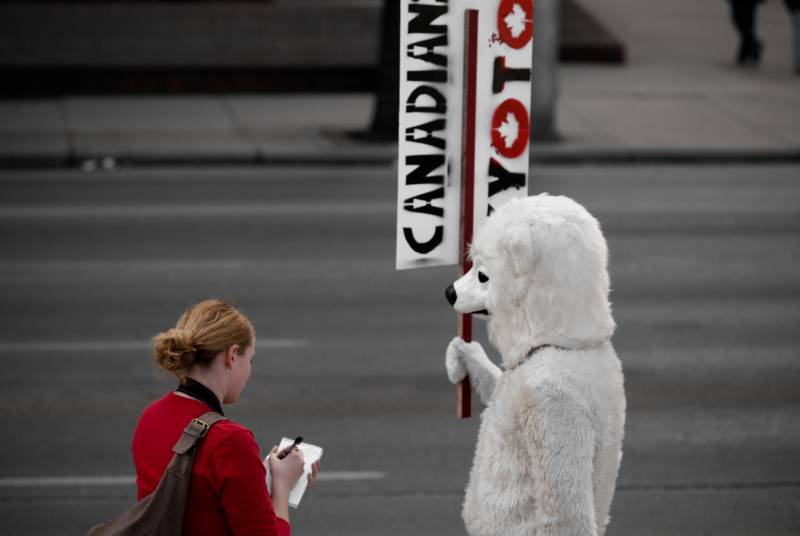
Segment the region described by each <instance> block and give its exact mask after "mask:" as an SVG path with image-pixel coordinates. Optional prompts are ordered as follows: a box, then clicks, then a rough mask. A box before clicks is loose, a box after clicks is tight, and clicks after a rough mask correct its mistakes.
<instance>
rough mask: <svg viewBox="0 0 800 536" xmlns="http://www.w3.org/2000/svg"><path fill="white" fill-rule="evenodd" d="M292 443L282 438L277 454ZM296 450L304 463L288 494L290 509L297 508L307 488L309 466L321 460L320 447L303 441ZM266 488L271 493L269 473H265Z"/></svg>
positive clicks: (321, 450)
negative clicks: (300, 473) (301, 472)
mask: <svg viewBox="0 0 800 536" xmlns="http://www.w3.org/2000/svg"><path fill="white" fill-rule="evenodd" d="M293 443H294V440H293V439H289V438H288V437H284V438H283V439H281V443H280V445H278V452H280V451H282V450H283V449H285V448H286V447H290V446H292V444H293ZM297 448H298V449H300V450H301V451H302V452H303V458H304V460H305V463H304V464H303V474H302V475H301V476H300V478H298V479H297V484H295V485H294V487H293V488H292V491H291V492H289V506H291V507H292V508H297V506H298V505H299V504H300V501H301V500H302V498H303V494H304V493H305V492H306V488H307V487H308V475H310V474H311V465H312V464H313V463H314V462H316V461H317V460H319V459H320V458H322V452H323V449H322V447H318V446H316V445H312V444H310V443H306V442H305V441H303V442H302V443H300V444H299V445H298V446H297ZM267 488H268V489H269V490H270V492H272V477H271V475H270V474H269V471H267Z"/></svg>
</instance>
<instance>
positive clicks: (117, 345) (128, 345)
mask: <svg viewBox="0 0 800 536" xmlns="http://www.w3.org/2000/svg"><path fill="white" fill-rule="evenodd" d="M256 344H257V347H258V348H302V347H304V346H308V342H307V341H303V340H299V339H258V342H257V343H256ZM152 348H153V343H151V342H150V341H141V340H130V341H30V342H24V341H0V352H25V351H28V352H120V351H137V352H138V351H145V350H151V349H152Z"/></svg>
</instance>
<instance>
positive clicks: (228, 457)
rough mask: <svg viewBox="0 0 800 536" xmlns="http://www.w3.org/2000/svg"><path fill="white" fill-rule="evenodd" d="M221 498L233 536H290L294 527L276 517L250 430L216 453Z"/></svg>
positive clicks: (236, 435) (228, 440)
mask: <svg viewBox="0 0 800 536" xmlns="http://www.w3.org/2000/svg"><path fill="white" fill-rule="evenodd" d="M213 460H214V464H215V466H216V468H217V471H216V472H217V474H218V478H219V488H218V489H219V498H220V502H221V506H222V510H223V511H224V512H225V519H226V521H227V522H228V526H229V527H230V529H231V531H232V533H233V534H236V535H237V536H241V535H255V534H258V535H265V534H269V535H273V536H289V535H290V534H291V526H290V525H289V523H287V522H286V521H285V520H283V519H280V518H279V517H277V516H276V515H275V511H274V510H273V508H272V501H271V500H270V497H269V492H268V491H267V480H266V469H265V468H264V464H263V462H262V460H261V455H260V453H259V450H258V444H256V440H255V438H254V437H253V434H252V433H250V431H248V430H241V431H237V432H234V433H232V434H231V435H230V436H229V437H227V438H226V439H225V440H224V441H223V442H222V443H220V444H219V445H218V446H217V448H216V449H215V450H214V453H213Z"/></svg>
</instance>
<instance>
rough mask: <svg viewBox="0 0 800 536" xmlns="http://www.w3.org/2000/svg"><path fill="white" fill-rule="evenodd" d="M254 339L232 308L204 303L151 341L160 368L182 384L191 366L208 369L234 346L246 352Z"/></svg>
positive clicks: (246, 322)
mask: <svg viewBox="0 0 800 536" xmlns="http://www.w3.org/2000/svg"><path fill="white" fill-rule="evenodd" d="M255 335H256V330H255V329H253V325H252V324H251V323H250V321H249V320H248V319H247V317H246V316H244V315H243V314H242V313H241V312H239V311H238V310H237V309H236V308H235V307H233V306H232V305H229V304H227V303H225V302H223V301H221V300H205V301H202V302H200V303H198V304H195V305H192V306H191V307H189V308H188V309H186V311H184V312H183V315H181V318H180V319H179V320H178V324H177V325H176V326H175V327H174V328H172V329H170V330H169V331H165V332H163V333H159V334H158V335H156V336H155V337H153V349H154V357H155V361H156V363H158V365H159V366H160V367H161V368H163V369H165V370H168V371H170V372H171V373H173V374H174V375H176V376H177V377H178V378H180V379H181V380H183V379H184V378H185V377H186V375H187V374H188V372H189V368H190V367H191V366H192V365H194V364H200V365H208V364H209V363H211V361H213V359H214V357H216V356H217V355H218V354H219V353H220V352H222V351H224V350H227V349H228V348H230V347H231V346H233V345H234V344H238V345H239V346H240V347H241V348H242V349H244V348H247V347H248V346H250V344H251V343H252V342H253V338H254V337H255Z"/></svg>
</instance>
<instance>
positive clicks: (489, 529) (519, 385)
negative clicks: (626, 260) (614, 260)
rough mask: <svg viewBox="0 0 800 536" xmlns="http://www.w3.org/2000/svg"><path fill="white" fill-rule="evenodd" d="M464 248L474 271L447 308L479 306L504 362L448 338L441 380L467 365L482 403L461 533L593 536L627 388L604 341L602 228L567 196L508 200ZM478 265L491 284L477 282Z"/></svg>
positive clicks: (612, 476) (599, 525)
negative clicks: (485, 312)
mask: <svg viewBox="0 0 800 536" xmlns="http://www.w3.org/2000/svg"><path fill="white" fill-rule="evenodd" d="M472 257H473V262H474V268H473V270H472V271H471V272H470V273H468V274H466V275H465V276H464V278H462V279H461V280H459V281H458V282H456V284H455V285H454V286H455V288H456V291H457V300H456V303H455V304H454V307H455V308H456V309H457V310H460V311H462V312H469V311H470V310H478V309H482V308H486V309H487V310H488V312H489V317H488V318H489V324H488V331H489V339H490V340H491V342H492V344H493V345H494V346H496V347H497V349H498V350H499V351H500V353H501V356H502V364H503V370H501V369H500V368H499V367H497V366H496V365H494V364H493V363H492V362H491V361H490V360H489V358H488V357H487V356H486V353H485V352H484V351H483V348H481V346H480V344H478V343H471V344H467V343H465V342H464V341H463V340H461V339H459V338H456V339H454V340H453V341H451V343H450V345H449V346H448V349H447V354H446V367H447V371H448V378H449V379H450V381H452V382H453V383H456V382H458V381H459V380H461V379H463V377H464V376H465V374H469V376H470V380H471V381H472V383H473V384H474V386H475V389H476V391H477V392H478V394H479V396H480V397H481V399H482V400H483V402H484V403H486V404H487V405H488V407H487V408H486V410H485V411H484V412H483V414H482V415H481V427H480V432H479V434H478V443H477V447H476V450H475V458H474V460H473V464H472V470H471V472H470V481H469V485H468V486H467V491H466V497H465V500H464V507H463V512H462V515H463V518H464V522H465V524H466V527H467V531H468V533H469V534H470V535H471V536H490V535H497V536H501V535H502V536H522V535H526V536H528V535H547V536H556V535H558V536H567V535H569V536H577V535H592V536H594V535H601V536H602V534H603V533H604V531H605V527H606V524H607V523H608V512H609V509H610V506H611V499H612V497H613V494H614V487H615V483H616V478H617V471H618V469H619V462H620V459H621V456H622V451H621V446H622V435H623V427H624V421H625V394H624V389H623V379H622V368H621V366H620V362H619V359H618V358H617V355H616V353H615V352H614V349H613V347H612V346H611V342H610V338H611V335H612V333H613V332H614V328H615V325H614V321H613V319H612V317H611V308H610V305H609V302H608V292H609V281H608V272H607V262H608V253H607V248H606V243H605V239H604V238H603V235H602V233H601V232H600V226H599V224H598V223H597V220H595V219H594V218H593V217H592V216H591V215H590V214H589V213H588V212H587V211H586V210H585V209H584V208H583V207H582V206H580V205H579V204H578V203H576V202H574V201H572V200H571V199H569V198H566V197H561V196H558V197H555V196H549V195H547V194H542V195H538V196H534V197H529V198H526V199H521V200H515V201H511V202H509V203H507V204H506V205H505V206H503V207H502V208H501V209H500V210H498V211H497V212H496V213H495V214H493V215H492V216H491V217H490V218H489V219H488V220H487V221H486V224H485V225H484V227H483V228H482V229H481V231H480V233H479V234H478V236H477V239H476V240H475V243H474V247H473V249H472ZM478 271H480V272H482V273H483V274H485V275H486V276H488V277H489V281H488V282H484V283H480V282H479V281H478V278H477V272H478ZM473 272H474V273H473ZM462 296H464V298H465V299H464V300H463V301H462ZM481 296H483V302H481V299H480V297H481ZM542 345H548V346H545V347H543V348H541V349H540V350H538V351H536V352H535V353H533V354H532V355H530V357H528V354H529V352H530V351H531V350H532V349H534V348H537V347H540V346H542Z"/></svg>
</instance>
